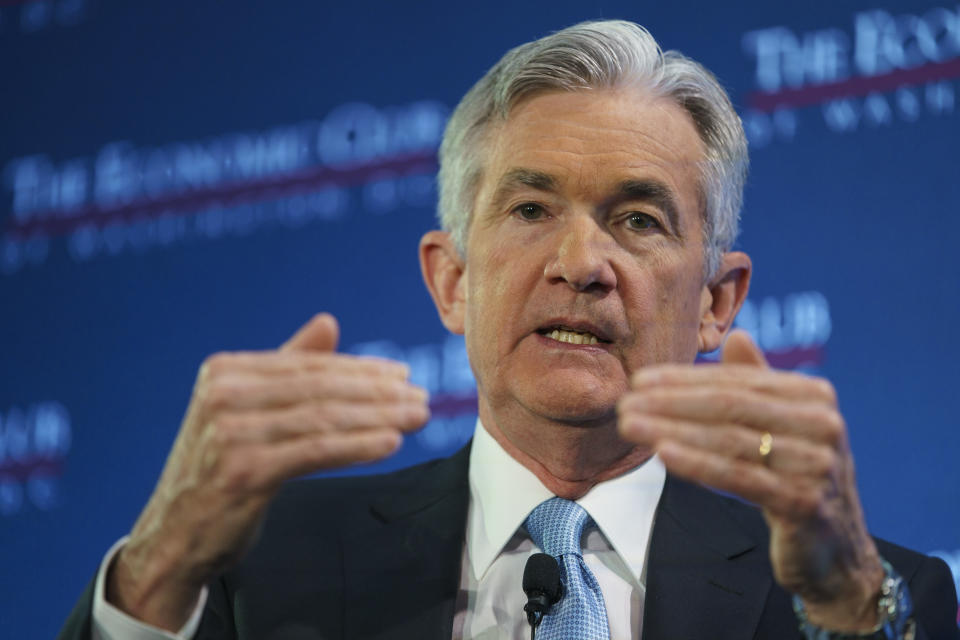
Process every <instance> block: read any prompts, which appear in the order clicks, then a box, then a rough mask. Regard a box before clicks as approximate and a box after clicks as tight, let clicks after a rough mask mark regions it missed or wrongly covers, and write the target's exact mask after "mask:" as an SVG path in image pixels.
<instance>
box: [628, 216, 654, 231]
mask: <svg viewBox="0 0 960 640" xmlns="http://www.w3.org/2000/svg"><path fill="white" fill-rule="evenodd" d="M627 227H629V228H630V229H633V230H635V231H644V230H646V229H659V228H660V222H659V221H657V219H656V218H654V217H653V216H651V215H650V214H648V213H631V214H630V215H629V216H628V217H627Z"/></svg>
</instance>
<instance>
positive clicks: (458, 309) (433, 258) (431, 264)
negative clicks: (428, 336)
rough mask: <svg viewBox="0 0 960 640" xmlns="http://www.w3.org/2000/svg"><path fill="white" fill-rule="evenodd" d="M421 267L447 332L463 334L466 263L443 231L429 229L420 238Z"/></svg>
mask: <svg viewBox="0 0 960 640" xmlns="http://www.w3.org/2000/svg"><path fill="white" fill-rule="evenodd" d="M420 270H421V271H422V272H423V281H424V282H425V283H426V285H427V289H428V290H429V291H430V297H431V298H433V304H435V305H436V306H437V313H439V314H440V320H441V322H443V326H445V327H446V328H447V329H448V330H449V331H451V332H453V333H458V334H462V333H463V329H464V313H465V302H466V295H465V290H466V265H465V264H464V261H463V258H462V257H461V256H460V252H459V251H457V248H456V247H455V246H454V244H453V239H452V238H451V237H450V234H449V233H447V232H446V231H428V232H427V233H426V234H425V235H424V236H423V238H421V239H420Z"/></svg>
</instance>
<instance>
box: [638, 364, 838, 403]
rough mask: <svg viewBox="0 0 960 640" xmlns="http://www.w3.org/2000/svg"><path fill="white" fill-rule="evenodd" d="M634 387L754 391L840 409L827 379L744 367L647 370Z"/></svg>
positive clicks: (834, 392) (724, 365) (668, 366)
mask: <svg viewBox="0 0 960 640" xmlns="http://www.w3.org/2000/svg"><path fill="white" fill-rule="evenodd" d="M631 385H632V387H633V389H635V390H636V391H638V392H643V391H646V390H649V389H655V388H659V387H667V386H670V387H681V386H691V387H704V386H711V387H718V388H721V387H722V388H737V389H752V390H754V391H757V392H761V393H765V394H771V395H775V396H778V397H781V398H785V399H791V398H792V399H803V400H811V401H812V400H817V401H820V402H824V403H826V404H830V405H836V402H837V394H836V391H835V390H834V388H833V385H831V384H830V382H829V381H827V380H825V379H823V378H817V377H814V376H808V375H805V374H802V373H796V372H793V371H776V370H773V369H760V368H758V367H755V366H752V365H743V364H723V365H717V364H700V365H677V364H668V365H657V366H651V367H644V368H643V369H640V370H639V371H636V372H635V373H634V374H633V376H632V377H631Z"/></svg>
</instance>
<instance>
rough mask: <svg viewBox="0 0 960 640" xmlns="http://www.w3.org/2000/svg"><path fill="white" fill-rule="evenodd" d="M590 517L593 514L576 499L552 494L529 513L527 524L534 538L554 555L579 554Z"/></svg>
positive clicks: (545, 551)
mask: <svg viewBox="0 0 960 640" xmlns="http://www.w3.org/2000/svg"><path fill="white" fill-rule="evenodd" d="M590 521H591V518H590V514H588V513H587V511H586V509H584V508H583V507H581V506H580V505H578V504H577V503H576V502H571V501H570V500H564V499H563V498H550V499H549V500H545V501H544V502H541V503H540V504H539V505H537V507H536V508H535V509H534V510H533V511H532V512H531V513H530V515H529V516H528V517H527V522H526V527H527V531H528V532H529V533H530V538H531V539H533V542H534V543H535V544H536V545H537V546H538V547H540V548H541V549H543V552H544V553H548V554H550V555H551V556H554V557H555V558H559V557H560V556H563V555H568V554H576V555H580V537H581V536H582V535H583V529H584V527H585V526H586V525H587V523H588V522H590Z"/></svg>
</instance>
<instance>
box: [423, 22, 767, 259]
mask: <svg viewBox="0 0 960 640" xmlns="http://www.w3.org/2000/svg"><path fill="white" fill-rule="evenodd" d="M623 85H630V86H640V87H642V88H644V89H646V90H648V91H651V92H652V93H653V94H654V95H658V96H664V97H667V98H669V99H671V100H673V101H675V102H676V103H677V104H678V105H679V106H680V107H682V108H683V109H684V110H686V112H687V113H688V114H689V115H690V117H691V118H692V119H693V122H694V125H695V126H696V129H697V132H698V134H699V135H700V139H701V140H702V141H703V143H704V147H705V149H706V152H705V156H706V157H705V159H704V161H703V162H702V163H701V185H700V189H701V193H700V199H701V202H702V203H703V204H702V211H701V214H702V215H703V220H704V224H703V243H704V253H705V255H704V272H705V273H704V277H705V278H708V277H709V276H711V275H712V274H714V273H715V272H716V270H717V269H718V267H719V265H720V258H721V256H722V255H723V253H724V252H726V251H729V250H730V248H731V247H732V246H733V242H734V240H736V237H737V231H738V225H739V217H740V207H741V204H742V202H743V186H744V183H745V181H746V175H747V165H748V158H747V140H746V137H745V136H744V133H743V126H742V124H741V123H740V118H739V116H737V113H736V111H735V110H734V108H733V105H732V104H731V103H730V98H729V97H727V93H726V92H725V91H724V90H723V87H721V86H720V84H719V82H717V79H716V78H715V77H714V76H713V74H712V73H710V72H709V71H707V69H706V68H704V67H703V66H702V65H700V64H699V63H697V62H694V61H693V60H691V59H689V58H687V57H685V56H684V55H682V54H681V53H679V52H677V51H667V52H663V51H661V49H660V46H659V45H658V44H657V42H656V40H654V39H653V36H651V35H650V33H649V32H648V31H647V30H646V29H644V28H643V27H641V26H639V25H637V24H634V23H632V22H626V21H622V20H607V21H598V22H582V23H580V24H577V25H574V26H572V27H568V28H566V29H564V30H562V31H558V32H557V33H554V34H551V35H549V36H547V37H545V38H541V39H540V40H535V41H533V42H528V43H526V44H523V45H520V46H519V47H516V48H514V49H511V50H510V51H508V52H507V53H506V55H504V56H503V58H501V60H500V61H499V62H498V63H497V64H496V65H494V66H493V68H491V69H490V70H489V71H488V72H487V73H486V75H484V76H483V77H482V78H481V79H480V80H479V81H478V82H477V83H476V84H475V85H474V86H473V88H471V89H470V91H468V92H467V94H466V95H465V96H464V97H463V100H461V101H460V104H459V105H457V108H456V109H455V110H454V112H453V115H452V116H451V117H450V121H449V122H448V123H447V127H446V130H445V132H444V136H443V143H442V144H441V145H440V171H439V174H438V182H439V190H440V198H439V206H438V211H437V217H438V218H439V220H440V225H441V227H442V228H443V229H444V230H446V231H449V232H450V234H451V236H452V237H453V241H454V244H455V245H456V247H457V249H458V250H459V251H460V253H461V254H462V255H466V240H467V231H468V229H469V227H470V221H471V219H472V217H473V208H474V205H475V201H476V196H477V189H478V188H479V185H480V181H481V178H482V176H483V164H484V160H485V158H486V155H487V154H486V148H485V147H486V142H487V135H486V134H487V133H488V132H489V130H490V129H491V126H492V125H496V124H498V123H502V122H505V121H506V119H507V117H508V116H509V114H510V111H511V110H512V109H513V108H514V107H515V106H517V105H518V104H519V103H520V102H522V101H523V100H526V99H529V98H532V97H533V96H534V95H537V94H541V93H546V92H548V91H580V90H586V89H606V88H613V87H619V86H623Z"/></svg>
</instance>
